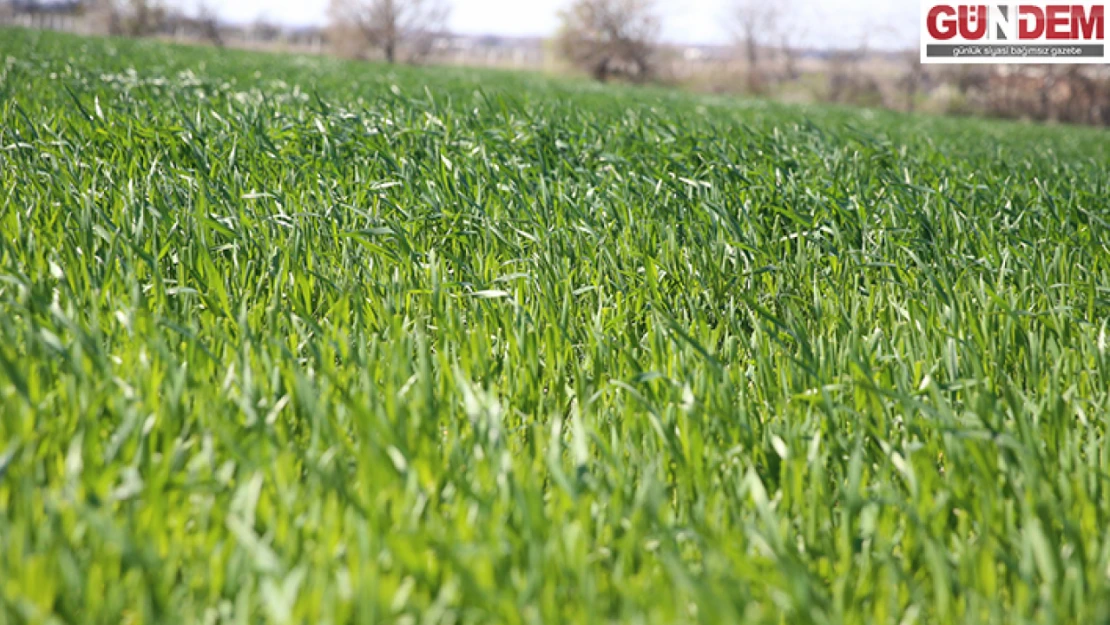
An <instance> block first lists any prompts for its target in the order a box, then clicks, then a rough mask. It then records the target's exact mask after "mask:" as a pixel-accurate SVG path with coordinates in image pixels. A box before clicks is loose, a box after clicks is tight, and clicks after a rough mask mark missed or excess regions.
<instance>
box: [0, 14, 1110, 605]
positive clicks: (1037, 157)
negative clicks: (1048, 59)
mask: <svg viewBox="0 0 1110 625" xmlns="http://www.w3.org/2000/svg"><path fill="white" fill-rule="evenodd" d="M1108 320H1110V132H1107V131H1104V130H1092V129H1080V128H1069V127H1043V126H1033V125H1027V124H1015V123H1001V122H990V121H983V120H971V119H962V120H961V119H943V118H931V117H915V116H906V115H901V114H895V113H881V112H874V111H868V110H859V109H856V110H853V109H838V108H822V107H801V106H782V105H775V104H771V103H766V102H762V101H753V100H736V99H727V98H722V97H709V96H695V95H688V94H682V93H678V92H673V91H667V90H664V89H661V88H644V89H633V88H624V87H601V86H597V85H593V84H590V83H587V82H581V81H577V80H572V79H558V78H556V79H552V78H544V77H541V76H534V75H527V74H513V73H501V72H494V71H477V70H464V69H450V68H438V69H436V68H425V69H421V68H392V67H387V66H384V65H375V64H368V63H347V62H342V61H338V60H332V59H328V58H323V57H320V58H313V57H297V56H283V55H263V54H252V53H247V52H234V51H217V50H214V49H205V48H189V47H175V46H170V45H166V44H161V43H156V42H149V41H148V42H141V41H123V40H109V39H84V38H79V37H75V36H67V35H58V34H42V33H32V32H30V31H22V30H0V624H3V625H8V624H13V625H14V624H24V623H26V624H40V623H41V624H61V623H67V624H68V623H72V624H76V625H85V624H104V625H119V624H128V625H130V624H139V623H144V624H162V623H170V624H173V623H198V624H208V625H216V624H224V623H227V624H231V623H239V624H253V623H259V624H266V623H273V624H284V623H322V624H337V625H338V624H344V623H368V624H369V623H397V624H406V625H423V624H437V623H442V624H486V623H528V624H533V623H535V624H538V623H549V624H561V623H583V624H593V623H618V622H619V623H644V624H648V623H698V622H700V623H790V624H795V623H815V624H824V623H828V624H837V623H861V624H862V623H875V624H888V623H890V624H898V623H904V624H906V625H909V624H913V623H999V624H1010V623H1083V624H1088V623H1093V624H1097V623H1107V622H1110V432H1108V427H1110V327H1108V323H1110V321H1108Z"/></svg>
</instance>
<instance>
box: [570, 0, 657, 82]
mask: <svg viewBox="0 0 1110 625" xmlns="http://www.w3.org/2000/svg"><path fill="white" fill-rule="evenodd" d="M560 18H561V20H562V25H561V27H560V30H559V35H558V47H559V50H560V52H561V53H562V54H563V56H565V57H566V58H567V59H568V60H569V61H570V62H571V63H573V64H574V65H575V66H576V67H579V68H581V69H583V70H586V71H588V72H589V73H590V75H591V76H593V77H594V78H595V79H597V80H601V81H605V80H608V79H609V78H611V77H614V76H624V77H626V78H629V79H631V80H634V81H643V80H647V79H649V78H651V76H652V75H653V74H654V72H655V66H654V53H655V47H656V40H657V38H658V36H659V18H658V17H657V16H656V14H655V6H654V3H653V2H652V0H574V2H573V3H572V4H571V5H570V6H569V7H568V8H567V9H566V10H564V11H563V12H562V13H561V14H560Z"/></svg>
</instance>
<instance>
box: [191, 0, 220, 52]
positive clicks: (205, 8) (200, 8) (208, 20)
mask: <svg viewBox="0 0 1110 625" xmlns="http://www.w3.org/2000/svg"><path fill="white" fill-rule="evenodd" d="M196 20H197V22H196V23H197V28H198V29H199V31H200V33H199V34H200V36H201V38H203V39H205V40H207V41H208V42H209V43H211V44H212V45H214V46H216V47H218V48H222V47H223V46H224V38H223V35H222V34H221V33H220V20H219V16H218V15H216V9H215V8H213V6H212V5H211V4H209V3H208V2H205V1H202V2H200V3H198V4H197V18H196Z"/></svg>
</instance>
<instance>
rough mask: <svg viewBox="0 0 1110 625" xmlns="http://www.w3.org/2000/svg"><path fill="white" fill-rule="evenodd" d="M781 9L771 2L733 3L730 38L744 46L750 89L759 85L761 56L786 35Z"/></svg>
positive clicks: (743, 1) (760, 82)
mask: <svg viewBox="0 0 1110 625" xmlns="http://www.w3.org/2000/svg"><path fill="white" fill-rule="evenodd" d="M782 10H783V5H781V4H779V3H777V2H775V1H774V0H733V3H732V6H731V14H730V15H729V20H730V22H731V25H732V31H733V36H734V37H735V38H736V39H737V41H738V42H739V43H740V44H741V45H742V46H743V49H744V58H745V59H746V60H747V62H748V83H749V87H753V88H755V87H759V86H761V85H762V83H763V78H764V72H763V68H762V67H761V66H760V64H761V60H762V59H763V56H764V54H763V53H764V52H767V51H770V50H771V49H772V48H773V46H774V44H775V40H776V39H777V38H780V37H781V36H783V33H785V32H786V30H784V29H783V28H782V25H781V23H780V22H781V20H782Z"/></svg>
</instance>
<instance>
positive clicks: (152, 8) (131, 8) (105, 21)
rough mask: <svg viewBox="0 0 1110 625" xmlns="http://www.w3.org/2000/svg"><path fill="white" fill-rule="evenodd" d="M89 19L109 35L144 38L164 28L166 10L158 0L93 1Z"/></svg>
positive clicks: (90, 4) (90, 6)
mask: <svg viewBox="0 0 1110 625" xmlns="http://www.w3.org/2000/svg"><path fill="white" fill-rule="evenodd" d="M89 18H90V21H91V22H92V23H93V24H94V25H95V26H96V27H97V28H98V30H100V31H101V32H104V33H107V34H109V35H126V36H128V37H142V36H146V35H151V34H154V33H156V32H158V31H159V30H160V29H161V28H162V25H163V24H164V22H165V18H166V9H165V7H164V6H162V4H161V3H160V2H159V1H158V0H92V1H91V2H90V3H89Z"/></svg>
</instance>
